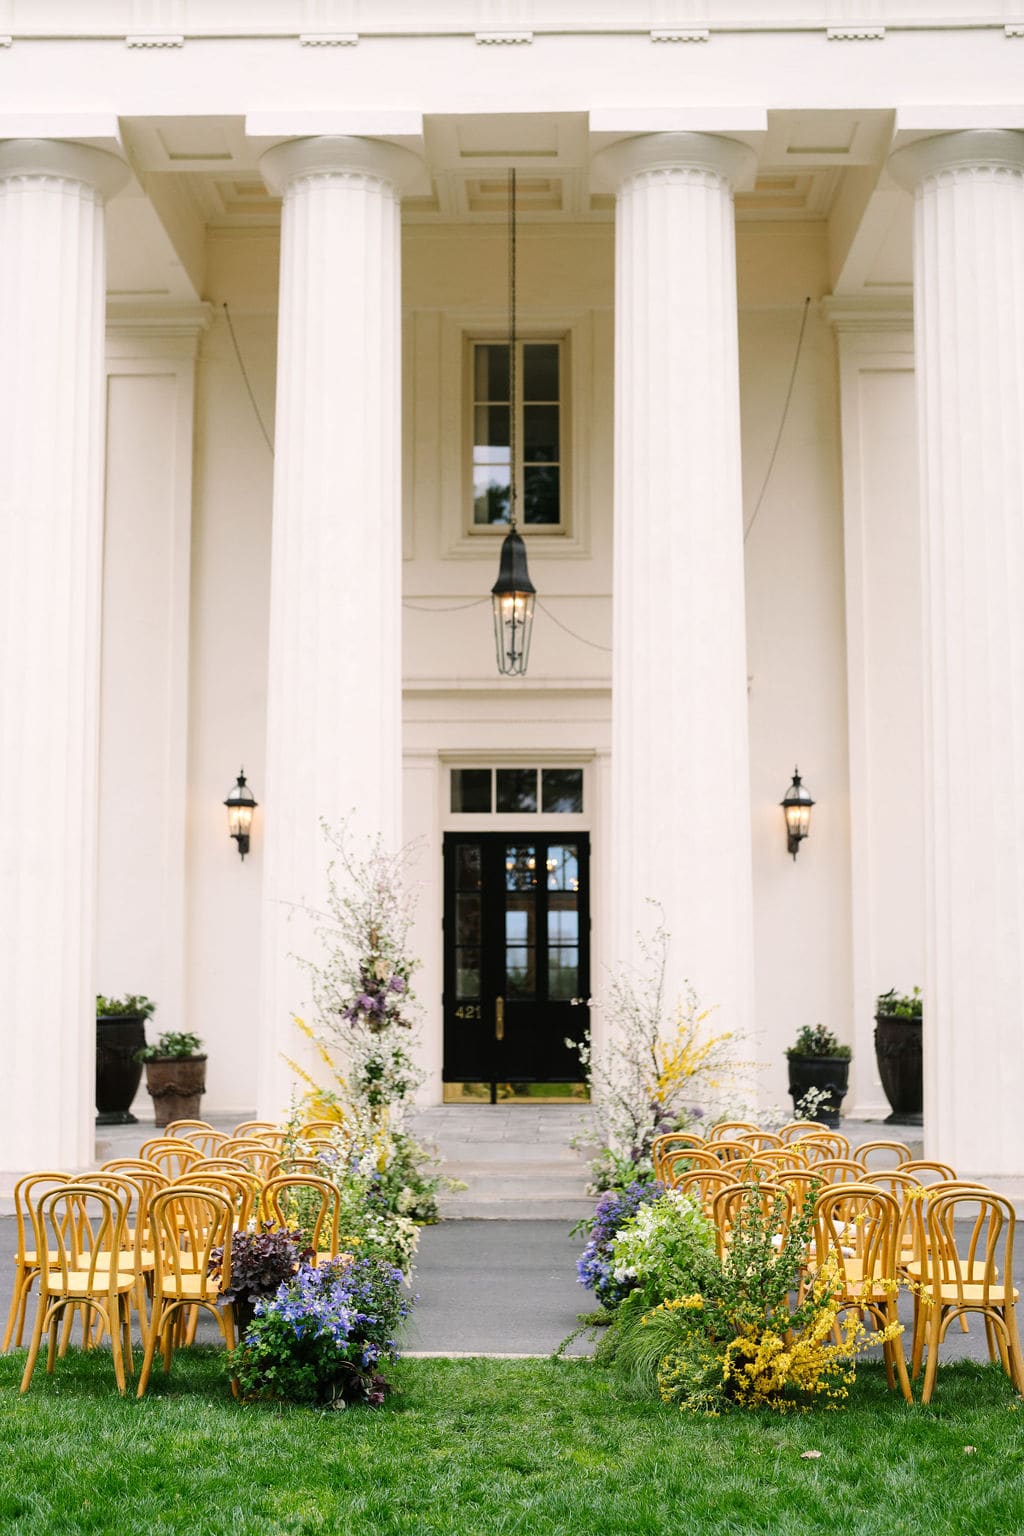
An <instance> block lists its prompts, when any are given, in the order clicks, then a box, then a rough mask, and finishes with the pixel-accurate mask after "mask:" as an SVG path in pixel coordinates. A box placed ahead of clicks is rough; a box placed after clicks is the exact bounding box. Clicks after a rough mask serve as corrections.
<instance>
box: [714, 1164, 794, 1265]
mask: <svg viewBox="0 0 1024 1536" xmlns="http://www.w3.org/2000/svg"><path fill="white" fill-rule="evenodd" d="M755 1203H756V1204H758V1205H759V1206H760V1207H761V1213H762V1215H763V1216H764V1218H765V1219H766V1220H774V1221H775V1223H776V1225H777V1229H778V1232H779V1233H780V1235H781V1234H784V1233H785V1232H786V1231H788V1229H789V1224H790V1222H791V1221H792V1219H793V1211H794V1208H795V1203H794V1200H793V1195H792V1193H791V1192H790V1191H789V1190H788V1189H786V1188H785V1186H784V1185H782V1184H776V1183H774V1182H773V1181H772V1180H769V1179H760V1180H757V1181H756V1182H754V1183H749V1184H727V1185H726V1187H725V1188H724V1189H720V1190H719V1191H718V1193H717V1194H716V1195H715V1198H714V1200H713V1201H712V1203H711V1220H712V1221H713V1222H714V1224H715V1242H716V1244H717V1246H718V1256H719V1258H722V1257H724V1255H725V1252H726V1250H727V1248H728V1246H729V1238H730V1235H731V1233H732V1229H733V1227H734V1226H735V1224H736V1220H737V1217H738V1216H739V1215H740V1213H741V1212H743V1211H747V1210H749V1209H750V1208H751V1206H752V1205H754V1204H755Z"/></svg>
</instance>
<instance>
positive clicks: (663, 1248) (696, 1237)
mask: <svg viewBox="0 0 1024 1536" xmlns="http://www.w3.org/2000/svg"><path fill="white" fill-rule="evenodd" d="M611 1248H612V1266H613V1271H612V1272H613V1274H614V1276H615V1278H616V1280H618V1281H620V1282H629V1283H631V1284H632V1285H633V1286H634V1287H635V1289H634V1291H633V1292H632V1295H639V1296H641V1297H642V1298H643V1299H644V1300H645V1302H646V1304H647V1306H649V1307H651V1306H655V1305H657V1303H658V1302H659V1301H664V1299H665V1298H666V1297H667V1296H683V1295H685V1294H686V1293H687V1292H688V1291H691V1290H693V1289H694V1288H695V1287H698V1286H699V1284H700V1280H701V1277H702V1275H704V1274H705V1273H706V1261H707V1260H708V1258H709V1256H711V1255H713V1254H714V1249H715V1229H714V1227H713V1226H712V1224H711V1222H710V1221H709V1220H708V1219H707V1217H706V1216H705V1215H704V1212H703V1211H702V1210H701V1208H700V1206H699V1205H698V1204H697V1202H696V1201H694V1200H691V1199H690V1197H689V1196H688V1195H685V1194H682V1193H681V1192H680V1191H679V1190H676V1189H670V1190H668V1191H667V1192H666V1193H665V1194H664V1195H662V1196H661V1198H660V1199H658V1200H654V1201H652V1202H651V1203H650V1204H649V1205H641V1206H640V1207H639V1209H638V1210H637V1212H636V1215H635V1216H631V1217H630V1218H629V1220H628V1221H626V1222H624V1223H623V1225H622V1226H621V1227H620V1228H619V1230H618V1232H617V1233H616V1234H615V1236H614V1238H613V1239H612V1245H611Z"/></svg>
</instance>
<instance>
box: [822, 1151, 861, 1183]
mask: <svg viewBox="0 0 1024 1536" xmlns="http://www.w3.org/2000/svg"><path fill="white" fill-rule="evenodd" d="M811 1166H812V1167H813V1169H814V1174H815V1177H816V1178H818V1179H820V1180H821V1182H822V1183H823V1184H863V1183H864V1182H865V1180H866V1179H867V1177H868V1170H867V1168H866V1167H865V1165H864V1164H863V1163H862V1162H860V1160H859V1159H858V1158H855V1157H825V1158H822V1160H821V1162H820V1163H813V1164H811Z"/></svg>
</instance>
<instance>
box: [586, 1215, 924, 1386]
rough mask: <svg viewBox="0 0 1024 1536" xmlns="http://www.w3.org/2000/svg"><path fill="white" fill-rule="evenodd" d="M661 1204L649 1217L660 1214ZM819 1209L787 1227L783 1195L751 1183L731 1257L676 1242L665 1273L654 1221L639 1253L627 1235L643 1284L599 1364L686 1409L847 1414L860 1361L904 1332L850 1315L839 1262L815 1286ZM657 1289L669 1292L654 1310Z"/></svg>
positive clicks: (825, 1268)
mask: <svg viewBox="0 0 1024 1536" xmlns="http://www.w3.org/2000/svg"><path fill="white" fill-rule="evenodd" d="M680 1198H681V1199H682V1198H685V1197H682V1196H681V1197H680ZM661 1203H662V1202H656V1203H655V1204H654V1205H653V1206H650V1207H648V1208H647V1210H648V1211H649V1212H651V1213H657V1211H658V1206H659V1205H660V1204H661ZM812 1209H813V1197H812V1198H809V1199H808V1201H807V1203H806V1204H805V1206H804V1209H803V1211H802V1212H798V1213H796V1214H795V1215H793V1217H792V1219H791V1220H790V1221H789V1224H788V1227H787V1225H786V1219H785V1217H786V1213H785V1209H784V1202H783V1200H782V1199H781V1197H778V1196H777V1197H776V1198H775V1199H774V1200H772V1201H767V1200H765V1199H763V1198H762V1194H761V1191H759V1190H758V1189H757V1188H756V1186H752V1187H751V1189H750V1192H749V1196H748V1198H747V1199H746V1200H745V1202H743V1204H742V1205H741V1207H740V1209H739V1211H738V1212H737V1215H736V1219H735V1221H734V1223H733V1225H732V1227H731V1229H730V1234H729V1242H728V1245H727V1247H726V1249H725V1252H724V1255H719V1254H718V1253H717V1252H716V1250H715V1248H714V1247H711V1248H707V1247H705V1246H703V1245H701V1244H699V1243H693V1244H692V1245H691V1246H690V1249H689V1252H688V1253H687V1254H684V1253H683V1252H682V1250H681V1248H680V1247H679V1246H678V1245H677V1251H676V1262H675V1264H674V1265H673V1266H672V1268H671V1270H669V1271H668V1272H666V1268H665V1265H664V1263H663V1261H662V1259H661V1257H660V1254H659V1252H658V1251H657V1250H658V1248H659V1239H658V1235H657V1234H658V1224H657V1223H652V1224H651V1225H650V1227H649V1233H648V1238H647V1239H646V1240H645V1238H644V1236H643V1235H641V1234H640V1233H639V1232H638V1231H637V1230H636V1229H635V1228H634V1241H633V1246H632V1248H631V1249H628V1248H627V1246H626V1243H625V1242H624V1239H623V1235H622V1234H620V1239H619V1245H621V1246H619V1245H617V1251H618V1252H619V1253H620V1254H622V1253H624V1252H626V1251H628V1252H630V1253H631V1255H632V1256H633V1258H634V1262H636V1261H637V1259H639V1261H640V1262H639V1271H640V1272H641V1273H643V1274H644V1275H645V1277H646V1282H645V1284H644V1285H642V1286H638V1287H637V1288H636V1289H635V1290H634V1291H632V1292H631V1293H630V1294H629V1295H628V1296H627V1297H626V1298H625V1299H624V1301H623V1302H622V1304H621V1305H620V1307H619V1309H618V1312H617V1315H616V1320H615V1322H614V1323H613V1325H612V1327H611V1329H610V1330H609V1333H608V1335H607V1336H606V1338H605V1339H604V1340H603V1341H602V1344H601V1348H600V1350H599V1356H600V1357H601V1358H603V1359H604V1360H605V1361H606V1362H607V1361H610V1362H611V1363H612V1364H613V1365H614V1367H615V1369H616V1370H617V1371H619V1372H620V1373H622V1374H624V1375H625V1376H627V1377H629V1378H630V1379H632V1380H633V1381H634V1382H638V1383H640V1384H642V1385H644V1386H646V1387H649V1388H651V1389H656V1390H657V1391H658V1393H659V1395H660V1397H661V1399H662V1401H663V1402H665V1403H670V1404H674V1405H675V1406H676V1407H678V1408H679V1409H680V1410H682V1411H686V1412H692V1413H706V1414H720V1413H723V1412H726V1411H728V1410H729V1409H734V1408H759V1407H768V1408H772V1409H775V1410H776V1411H779V1412H786V1411H788V1410H791V1409H794V1408H798V1407H809V1406H811V1405H813V1404H814V1403H824V1404H825V1405H826V1406H828V1407H838V1406H839V1405H840V1404H841V1403H842V1401H843V1400H844V1399H845V1398H846V1397H847V1395H848V1391H849V1387H850V1385H851V1384H852V1382H853V1381H854V1379H855V1370H856V1356H857V1355H858V1354H860V1353H861V1352H862V1351H863V1350H864V1349H867V1348H869V1347H870V1346H872V1345H875V1344H881V1343H884V1342H886V1341H887V1340H888V1339H891V1338H895V1337H896V1335H897V1334H898V1333H899V1332H901V1331H902V1325H901V1324H899V1323H896V1324H893V1325H891V1326H889V1327H887V1328H880V1329H877V1330H876V1331H873V1332H869V1331H868V1330H867V1328H866V1327H865V1325H864V1324H863V1322H862V1321H861V1319H860V1318H859V1316H858V1315H857V1313H856V1312H855V1311H852V1312H849V1313H848V1314H847V1315H846V1316H845V1317H843V1316H842V1308H841V1304H840V1303H841V1295H842V1292H841V1288H840V1284H839V1277H838V1274H837V1271H836V1267H835V1262H834V1260H833V1259H831V1258H830V1259H829V1260H827V1261H826V1263H825V1264H823V1265H822V1267H821V1268H820V1269H819V1270H818V1271H817V1273H816V1274H814V1273H812V1274H811V1275H810V1276H809V1277H808V1275H807V1269H806V1265H807V1254H808V1252H809V1251H810V1246H811V1238H812V1215H811V1212H812ZM641 1214H643V1213H641ZM633 1220H634V1222H636V1220H637V1218H633ZM624 1232H625V1229H624ZM891 1283H892V1285H893V1287H894V1288H895V1285H896V1281H895V1280H893V1281H892V1282H891ZM659 1288H660V1289H661V1290H662V1291H663V1292H664V1294H663V1295H662V1296H661V1297H660V1298H659V1299H658V1301H657V1303H656V1304H655V1305H653V1306H652V1304H651V1299H650V1298H651V1292H652V1289H659Z"/></svg>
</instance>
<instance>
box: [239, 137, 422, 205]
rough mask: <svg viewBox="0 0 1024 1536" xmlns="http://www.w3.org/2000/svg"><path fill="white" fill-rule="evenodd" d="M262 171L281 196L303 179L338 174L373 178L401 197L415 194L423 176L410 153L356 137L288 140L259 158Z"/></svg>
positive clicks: (274, 190) (417, 158)
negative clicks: (290, 186)
mask: <svg viewBox="0 0 1024 1536" xmlns="http://www.w3.org/2000/svg"><path fill="white" fill-rule="evenodd" d="M260 170H261V171H262V173H263V179H264V181H265V182H266V183H267V186H268V187H269V188H270V190H271V191H272V192H277V193H279V194H282V195H283V194H284V192H285V191H286V189H287V188H288V186H289V185H290V184H291V183H292V182H294V181H296V180H298V179H300V178H301V177H304V176H332V175H336V176H370V177H373V178H375V179H376V180H378V181H384V182H387V183H388V184H389V185H390V186H392V187H393V188H394V190H395V193H396V194H397V195H398V196H399V197H401V196H402V194H403V193H404V192H409V191H412V190H413V188H414V187H416V186H417V184H418V183H419V182H420V181H421V180H422V178H423V174H424V167H423V162H422V160H421V159H420V158H419V156H418V155H414V154H413V152H412V151H411V150H409V149H403V148H402V147H401V145H399V144H389V143H388V142H387V141H386V140H384V139H368V138H359V137H357V136H355V135H354V134H319V135H317V136H316V137H315V138H309V139H287V140H286V141H285V142H284V143H283V144H276V145H275V146H274V147H273V149H268V150H266V151H265V153H264V154H262V155H261V156H260Z"/></svg>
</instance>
